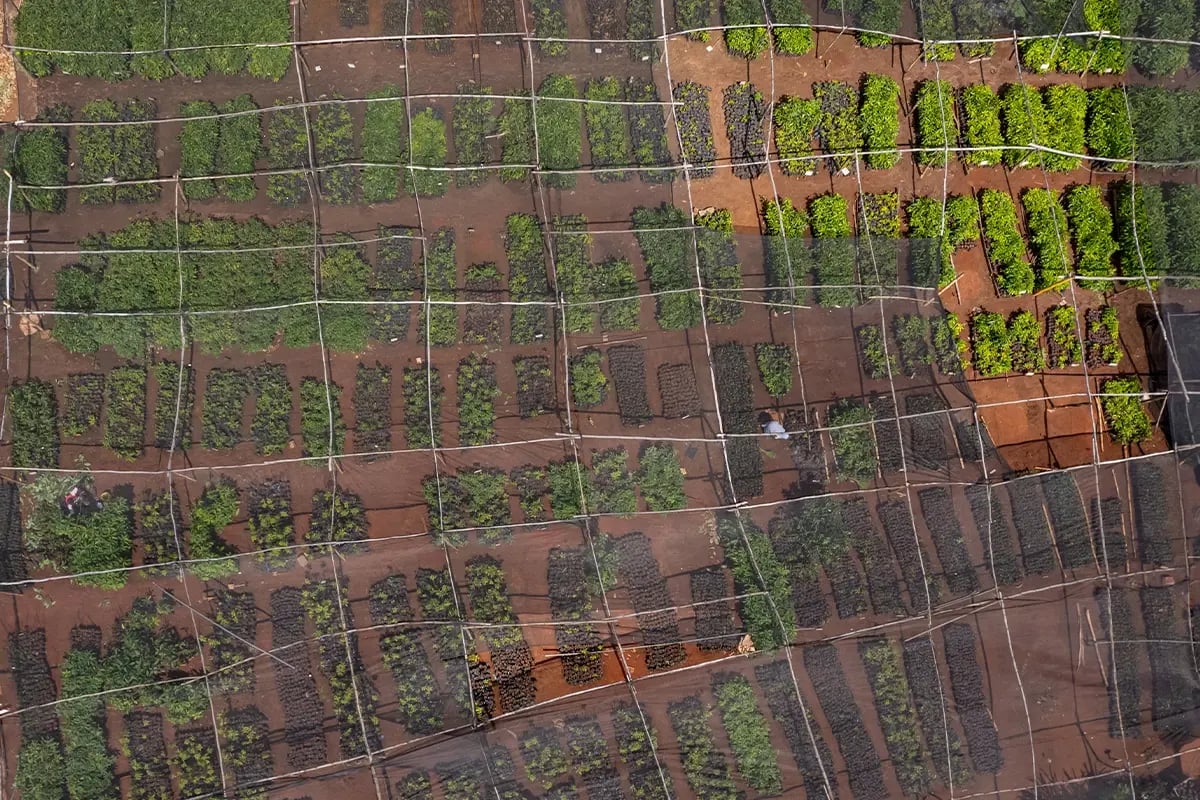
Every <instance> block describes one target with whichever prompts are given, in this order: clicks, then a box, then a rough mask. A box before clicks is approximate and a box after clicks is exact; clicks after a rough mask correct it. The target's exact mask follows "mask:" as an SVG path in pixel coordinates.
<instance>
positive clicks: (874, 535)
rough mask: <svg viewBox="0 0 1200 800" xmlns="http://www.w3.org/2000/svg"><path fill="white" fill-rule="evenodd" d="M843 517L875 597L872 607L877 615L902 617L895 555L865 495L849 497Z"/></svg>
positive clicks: (869, 590)
mask: <svg viewBox="0 0 1200 800" xmlns="http://www.w3.org/2000/svg"><path fill="white" fill-rule="evenodd" d="M842 519H843V520H844V521H845V523H846V527H847V529H848V530H849V533H850V543H851V545H852V546H853V547H854V550H855V552H857V553H858V558H859V561H861V562H862V565H863V573H864V574H865V575H866V576H867V593H868V595H869V596H870V598H871V610H872V611H873V612H874V613H876V614H889V615H895V616H901V615H903V614H904V613H905V611H904V600H903V599H902V598H901V595H900V581H899V580H898V579H897V578H896V571H895V568H894V566H893V564H894V562H893V560H892V555H891V553H890V552H888V548H887V544H886V543H885V542H884V540H883V537H882V536H880V534H879V531H877V530H876V529H875V524H874V523H873V522H872V521H871V513H870V511H868V510H867V504H866V501H865V500H863V499H861V498H854V499H851V500H847V501H846V502H845V503H843V505H842Z"/></svg>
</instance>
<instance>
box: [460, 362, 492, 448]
mask: <svg viewBox="0 0 1200 800" xmlns="http://www.w3.org/2000/svg"><path fill="white" fill-rule="evenodd" d="M499 394H500V390H499V389H497V388H496V365H495V364H493V363H492V362H491V361H489V360H488V359H486V358H484V357H483V356H481V355H480V354H479V353H472V354H471V355H469V356H467V357H466V358H464V359H463V360H462V361H460V362H458V441H459V444H460V445H464V446H467V447H474V446H477V445H484V444H488V443H490V442H492V441H494V440H495V438H496V397H497V396H498V395H499Z"/></svg>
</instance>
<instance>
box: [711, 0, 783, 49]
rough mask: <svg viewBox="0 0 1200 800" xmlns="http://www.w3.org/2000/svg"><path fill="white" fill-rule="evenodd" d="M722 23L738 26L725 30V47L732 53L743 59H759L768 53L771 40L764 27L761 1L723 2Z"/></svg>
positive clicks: (738, 0)
mask: <svg viewBox="0 0 1200 800" xmlns="http://www.w3.org/2000/svg"><path fill="white" fill-rule="evenodd" d="M721 21H722V22H723V23H724V24H725V25H730V26H738V27H729V28H726V29H725V47H726V49H728V50H729V52H730V53H732V54H733V55H735V56H742V57H743V58H758V57H759V56H761V55H762V54H763V53H765V52H767V48H768V47H769V46H770V44H771V39H770V37H769V36H767V29H766V27H764V26H763V22H764V21H765V20H764V19H763V4H762V2H761V0H721ZM743 26H744V27H743Z"/></svg>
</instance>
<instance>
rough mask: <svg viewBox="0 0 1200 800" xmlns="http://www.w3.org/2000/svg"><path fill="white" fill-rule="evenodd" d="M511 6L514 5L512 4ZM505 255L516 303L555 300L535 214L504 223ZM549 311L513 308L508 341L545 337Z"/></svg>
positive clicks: (533, 307) (537, 307)
mask: <svg viewBox="0 0 1200 800" xmlns="http://www.w3.org/2000/svg"><path fill="white" fill-rule="evenodd" d="M509 5H511V3H510V4H509ZM504 255H505V257H506V259H507V261H508V267H509V273H508V290H509V294H510V295H511V298H512V300H513V301H514V302H530V301H534V302H539V301H546V300H549V299H552V296H551V293H550V282H549V280H548V278H547V277H546V255H545V250H544V247H543V242H542V231H541V227H540V225H539V224H538V220H537V217H535V216H534V215H532V214H511V215H509V217H508V219H507V220H506V221H505V234H504ZM549 312H550V309H549V308H548V307H546V306H542V305H528V306H513V309H512V316H511V320H510V323H509V338H510V340H511V341H512V343H513V344H530V343H531V342H536V341H539V340H541V339H543V338H545V336H546V331H547V329H548V328H549V322H548V319H549Z"/></svg>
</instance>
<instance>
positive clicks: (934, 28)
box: [917, 0, 958, 61]
mask: <svg viewBox="0 0 1200 800" xmlns="http://www.w3.org/2000/svg"><path fill="white" fill-rule="evenodd" d="M953 4H954V3H953V0H929V2H926V3H922V4H921V13H920V14H918V15H917V22H918V24H919V25H920V28H921V38H922V39H924V40H925V43H924V45H923V47H922V48H921V54H922V56H923V57H924V59H925V60H926V61H953V60H954V52H955V51H954V45H952V44H945V43H944V42H945V40H953V39H957V38H958V30H957V28H956V27H955V22H954V15H953V13H952V9H953Z"/></svg>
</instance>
